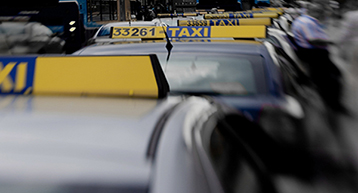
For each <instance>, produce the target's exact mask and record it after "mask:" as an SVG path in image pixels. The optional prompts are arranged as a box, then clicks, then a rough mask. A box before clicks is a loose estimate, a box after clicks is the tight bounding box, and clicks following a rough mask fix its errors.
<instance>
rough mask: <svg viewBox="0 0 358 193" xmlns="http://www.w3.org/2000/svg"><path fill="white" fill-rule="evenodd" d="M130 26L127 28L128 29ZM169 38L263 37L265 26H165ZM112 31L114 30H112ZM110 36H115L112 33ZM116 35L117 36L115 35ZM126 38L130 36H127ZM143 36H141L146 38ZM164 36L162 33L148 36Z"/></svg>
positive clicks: (264, 35)
mask: <svg viewBox="0 0 358 193" xmlns="http://www.w3.org/2000/svg"><path fill="white" fill-rule="evenodd" d="M130 29H131V28H129V30H130ZM165 30H166V32H167V35H168V37H169V38H265V37H266V26H264V25H247V26H177V27H166V28H165ZM113 31H114V30H113ZM112 37H116V36H114V35H112ZM117 37H118V36H117ZM127 37H128V38H132V37H130V36H127ZM147 37H148V36H143V37H142V38H147ZM149 37H150V38H164V34H160V35H158V36H152V35H150V36H149Z"/></svg>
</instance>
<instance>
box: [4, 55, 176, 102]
mask: <svg viewBox="0 0 358 193" xmlns="http://www.w3.org/2000/svg"><path fill="white" fill-rule="evenodd" d="M0 85H1V87H0V93H6V94H30V93H32V94H60V95H63V94H71V95H111V96H134V97H135V96H137V97H151V98H157V97H163V96H165V95H166V92H168V91H169V86H168V83H167V81H166V80H165V76H164V74H163V72H162V70H161V67H160V64H159V62H158V60H157V58H156V56H155V55H144V56H49V57H36V56H30V57H21V56H17V57H7V56H4V57H0Z"/></svg>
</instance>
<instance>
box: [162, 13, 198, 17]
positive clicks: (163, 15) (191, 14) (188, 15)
mask: <svg viewBox="0 0 358 193" xmlns="http://www.w3.org/2000/svg"><path fill="white" fill-rule="evenodd" d="M157 16H158V17H190V16H198V13H158V14H157Z"/></svg>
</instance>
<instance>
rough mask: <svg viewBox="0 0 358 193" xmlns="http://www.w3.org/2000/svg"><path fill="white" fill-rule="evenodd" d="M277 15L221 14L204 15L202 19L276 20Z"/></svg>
mask: <svg viewBox="0 0 358 193" xmlns="http://www.w3.org/2000/svg"><path fill="white" fill-rule="evenodd" d="M278 16H279V14H278V13H275V12H263V13H253V12H241V13H222V14H205V15H204V19H232V18H265V17H269V18H278Z"/></svg>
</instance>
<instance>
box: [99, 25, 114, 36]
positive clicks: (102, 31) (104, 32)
mask: <svg viewBox="0 0 358 193" xmlns="http://www.w3.org/2000/svg"><path fill="white" fill-rule="evenodd" d="M110 33H111V27H110V26H105V27H102V28H101V29H100V30H99V32H98V35H97V36H109V34H110Z"/></svg>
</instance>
